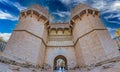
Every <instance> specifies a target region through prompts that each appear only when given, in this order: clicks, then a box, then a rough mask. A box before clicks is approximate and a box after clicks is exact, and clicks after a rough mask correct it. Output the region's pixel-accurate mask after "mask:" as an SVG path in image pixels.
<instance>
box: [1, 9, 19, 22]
mask: <svg viewBox="0 0 120 72" xmlns="http://www.w3.org/2000/svg"><path fill="white" fill-rule="evenodd" d="M0 19H9V20H12V21H14V20H18V17H16V16H13V15H11V14H10V13H8V12H4V11H2V10H0Z"/></svg>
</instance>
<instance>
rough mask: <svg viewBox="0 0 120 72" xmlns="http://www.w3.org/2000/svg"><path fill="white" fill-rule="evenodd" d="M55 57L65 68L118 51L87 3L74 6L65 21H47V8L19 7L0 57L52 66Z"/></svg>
mask: <svg viewBox="0 0 120 72" xmlns="http://www.w3.org/2000/svg"><path fill="white" fill-rule="evenodd" d="M57 56H59V57H61V58H63V57H65V58H66V60H67V61H66V63H67V69H68V70H69V69H75V68H82V67H90V66H91V65H93V66H94V65H96V64H99V63H101V62H104V61H106V60H109V59H113V58H116V57H118V56H119V50H118V47H117V44H116V43H115V42H114V41H113V40H112V39H111V38H110V36H109V33H108V31H107V29H106V28H105V27H104V25H103V24H102V22H101V20H100V14H99V11H98V10H96V9H94V8H91V7H89V6H87V5H83V4H80V5H78V6H76V7H75V8H74V9H73V10H72V12H71V17H70V22H69V23H65V24H64V23H54V24H52V23H49V19H48V12H47V10H46V9H44V8H43V7H41V6H39V5H34V6H31V7H30V8H28V9H26V10H23V11H22V12H21V14H20V18H19V24H18V25H17V27H16V28H15V30H14V32H13V33H12V36H11V37H10V39H9V41H8V43H7V46H6V48H5V51H4V52H3V54H2V57H5V58H8V59H10V60H13V61H15V62H18V63H30V64H32V65H35V66H39V67H44V68H45V65H47V66H49V68H50V69H54V68H53V66H55V65H54V64H55V63H54V59H55V58H56V57H57ZM62 56H63V57H62Z"/></svg>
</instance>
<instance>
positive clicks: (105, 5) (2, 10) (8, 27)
mask: <svg viewBox="0 0 120 72" xmlns="http://www.w3.org/2000/svg"><path fill="white" fill-rule="evenodd" d="M79 3H83V4H88V5H89V6H91V7H93V8H97V9H98V10H99V11H100V14H101V20H102V21H103V23H104V25H105V26H106V28H107V29H108V31H109V33H110V35H111V37H112V38H113V37H114V32H115V31H116V29H117V28H120V0H0V36H1V37H3V39H4V40H8V39H9V37H10V35H11V33H12V32H13V30H14V28H15V27H16V25H17V23H18V18H19V14H20V11H21V10H24V9H26V8H28V7H29V6H31V5H33V4H40V5H41V6H43V7H45V8H47V9H48V11H49V14H50V15H51V16H52V19H51V22H68V21H69V16H70V11H71V10H72V9H73V8H74V7H75V6H76V5H78V4H79Z"/></svg>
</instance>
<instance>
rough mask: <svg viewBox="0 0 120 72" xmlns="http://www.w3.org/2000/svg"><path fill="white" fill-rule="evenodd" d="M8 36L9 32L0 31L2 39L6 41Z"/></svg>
mask: <svg viewBox="0 0 120 72" xmlns="http://www.w3.org/2000/svg"><path fill="white" fill-rule="evenodd" d="M10 36H11V33H0V37H2V38H3V40H4V41H8V40H9V38H10Z"/></svg>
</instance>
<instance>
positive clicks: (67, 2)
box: [59, 0, 87, 5]
mask: <svg viewBox="0 0 120 72" xmlns="http://www.w3.org/2000/svg"><path fill="white" fill-rule="evenodd" d="M59 1H61V2H62V3H63V4H65V5H70V4H72V3H77V4H79V3H85V2H86V1H87V0H59Z"/></svg>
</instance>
